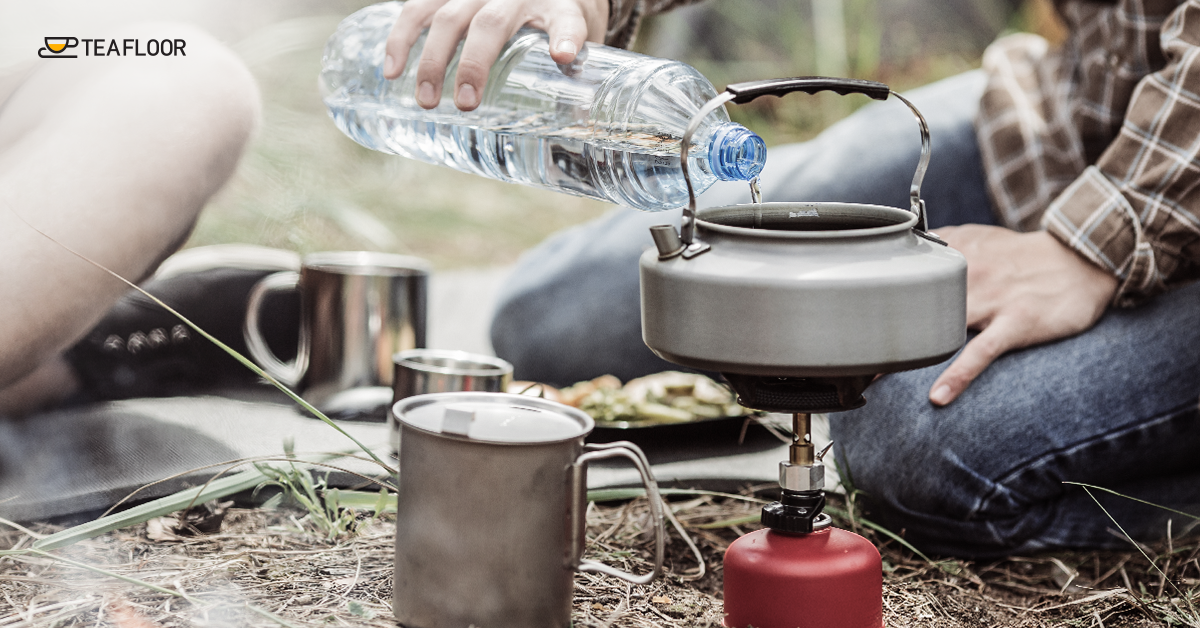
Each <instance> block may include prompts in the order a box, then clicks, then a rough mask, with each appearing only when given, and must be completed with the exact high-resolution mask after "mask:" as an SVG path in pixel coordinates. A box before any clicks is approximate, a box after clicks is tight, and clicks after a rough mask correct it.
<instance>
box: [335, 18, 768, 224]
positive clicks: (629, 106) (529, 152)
mask: <svg viewBox="0 0 1200 628" xmlns="http://www.w3.org/2000/svg"><path fill="white" fill-rule="evenodd" d="M400 7H401V4H400V3H399V2H387V3H384V4H377V5H374V6H370V7H367V8H365V9H362V10H361V11H358V12H357V13H354V14H353V15H351V16H349V17H347V18H346V19H345V20H343V21H342V23H341V24H340V25H339V26H338V29H337V32H335V33H334V34H333V36H332V37H330V39H329V42H328V43H327V44H326V46H325V55H324V58H323V59H322V68H321V81H320V82H321V93H322V96H323V97H324V100H325V105H326V106H327V107H328V108H329V111H330V113H331V114H332V116H333V119H334V121H335V122H336V123H337V126H338V128H340V129H341V130H342V131H343V132H344V133H346V135H348V136H350V137H351V138H352V139H353V140H354V141H356V142H358V143H359V144H362V145H363V146H366V147H367V148H371V149H374V150H379V151H383V152H386V153H392V154H396V155H402V156H404V157H410V158H412V159H417V160H420V161H424V162H428V163H432V164H441V165H445V166H450V167H451V168H455V169H457V170H461V171H463V172H470V173H474V174H479V175H483V176H485V177H491V178H493V179H499V180H501V181H509V182H514V183H524V184H526V185H531V186H534V187H539V188H545V189H550V190H556V191H560V192H566V193H568V194H577V195H579V196H587V197H590V198H596V199H600V200H604V201H609V202H612V203H618V204H621V205H627V206H630V207H634V208H637V209H642V210H649V211H658V210H665V209H672V208H675V207H681V206H683V205H685V204H687V188H686V184H685V183H684V180H683V171H682V169H681V168H680V167H679V147H680V138H681V137H682V136H683V133H684V130H685V129H686V128H687V124H688V122H689V120H690V119H691V117H692V116H693V115H694V114H695V113H696V112H697V111H699V109H700V107H701V106H702V105H703V104H704V103H705V102H707V101H708V100H709V99H711V98H712V97H713V96H715V95H716V90H715V89H714V88H713V86H712V84H711V83H709V82H708V80H707V79H705V78H704V77H703V76H702V75H700V73H699V72H697V71H696V70H694V69H692V68H691V67H689V66H687V65H685V64H683V63H680V62H678V61H669V60H664V59H656V58H654V57H648V56H646V55H641V54H637V53H634V52H629V51H627V50H621V49H618V48H610V47H608V46H601V45H596V44H588V45H587V46H585V47H584V49H583V51H581V52H580V54H579V57H578V58H577V59H576V61H575V62H573V63H572V64H571V65H570V66H560V65H558V64H556V63H555V62H554V60H553V59H551V57H550V52H549V44H548V40H547V36H546V34H545V33H543V32H541V31H537V30H533V29H528V28H526V29H522V30H521V31H520V32H518V33H517V34H516V35H515V36H514V37H513V38H512V39H511V40H510V41H509V42H508V44H507V45H506V46H505V48H504V50H503V51H501V53H500V57H499V59H498V60H497V61H496V63H495V65H494V66H493V67H492V71H491V75H490V76H489V78H488V83H487V87H486V88H485V89H484V93H483V97H482V100H481V103H480V105H479V107H478V108H476V109H475V110H474V111H470V112H463V111H459V110H458V109H457V108H456V107H455V106H454V103H453V88H454V75H455V73H456V71H457V67H458V55H457V54H456V55H455V57H454V59H453V60H452V61H451V62H450V65H449V66H448V67H447V69H446V82H445V85H444V87H443V93H442V99H441V103H440V104H439V105H438V106H437V108H435V109H432V110H425V109H422V108H421V107H420V106H419V105H418V104H417V102H416V98H415V95H414V94H415V92H416V85H415V80H416V66H417V61H418V60H419V58H420V50H421V47H422V46H423V45H424V43H425V36H424V35H422V36H421V38H420V39H418V40H417V43H416V44H415V45H414V46H413V50H412V53H411V54H410V55H409V58H408V65H407V67H405V69H404V73H403V74H401V76H400V77H399V78H397V79H396V80H394V81H388V80H386V79H384V78H383V57H384V47H385V44H386V41H387V35H388V33H389V32H390V31H391V28H392V25H393V24H394V23H395V22H396V18H397V17H398V16H399V14H400ZM460 51H461V47H460ZM689 152H690V155H689V157H688V158H689V159H690V161H689V162H688V168H689V171H690V172H691V174H692V185H693V186H694V187H695V189H696V192H697V193H699V192H700V191H703V190H706V189H708V188H709V187H710V186H711V185H712V184H713V183H714V182H715V181H718V180H724V181H748V180H751V179H753V178H754V177H755V176H757V175H758V173H759V172H760V171H761V170H762V166H763V164H764V163H765V162H766V146H765V144H764V143H763V141H762V139H761V138H759V137H758V136H757V135H755V134H754V133H752V132H751V131H750V130H748V129H746V128H745V127H743V126H741V125H739V124H736V123H733V122H730V121H729V115H728V114H727V113H726V112H725V110H724V109H723V108H720V109H718V110H717V111H715V112H714V113H713V114H712V115H710V116H708V119H706V120H704V122H703V124H702V126H701V127H700V129H699V130H697V132H696V133H695V135H694V137H693V140H692V148H691V150H690V151H689Z"/></svg>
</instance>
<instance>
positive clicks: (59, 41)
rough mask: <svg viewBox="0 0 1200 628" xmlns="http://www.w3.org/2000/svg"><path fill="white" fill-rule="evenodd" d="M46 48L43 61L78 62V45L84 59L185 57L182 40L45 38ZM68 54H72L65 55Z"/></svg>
mask: <svg viewBox="0 0 1200 628" xmlns="http://www.w3.org/2000/svg"><path fill="white" fill-rule="evenodd" d="M43 39H44V40H45V42H46V46H45V47H43V48H39V49H38V56H39V57H41V58H43V59H77V58H79V55H78V54H77V53H78V52H79V51H78V50H76V49H77V48H79V45H80V44H83V56H85V57H186V56H187V41H186V40H183V39H165V38H164V39H146V40H142V39H79V38H78V37H44V38H43ZM68 52H70V53H72V54H68Z"/></svg>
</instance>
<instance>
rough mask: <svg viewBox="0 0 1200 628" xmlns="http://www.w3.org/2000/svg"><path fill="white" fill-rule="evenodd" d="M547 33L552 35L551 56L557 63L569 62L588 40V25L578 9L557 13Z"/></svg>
mask: <svg viewBox="0 0 1200 628" xmlns="http://www.w3.org/2000/svg"><path fill="white" fill-rule="evenodd" d="M546 33H547V34H549V36H550V57H551V58H552V59H554V62H555V63H558V64H563V65H565V64H568V63H570V62H572V61H574V60H575V55H577V54H579V51H580V50H582V49H583V43H584V42H585V41H587V35H588V25H587V21H586V20H585V19H584V18H583V14H582V13H580V12H579V11H578V9H576V10H574V11H571V12H568V13H564V14H562V15H557V16H555V17H554V19H553V20H552V21H551V22H550V25H549V28H547V29H546Z"/></svg>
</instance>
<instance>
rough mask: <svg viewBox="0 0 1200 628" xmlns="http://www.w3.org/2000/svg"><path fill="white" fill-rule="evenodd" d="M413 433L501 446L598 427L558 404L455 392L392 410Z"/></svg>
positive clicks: (419, 399) (408, 402) (420, 398)
mask: <svg viewBox="0 0 1200 628" xmlns="http://www.w3.org/2000/svg"><path fill="white" fill-rule="evenodd" d="M392 411H393V412H394V413H395V415H396V419H397V420H399V421H400V422H401V423H403V424H404V425H406V426H408V427H413V428H417V429H420V430H423V431H425V432H430V433H434V434H441V435H444V436H450V437H454V438H460V439H466V440H471V441H477V442H485V443H496V444H540V443H555V442H561V441H565V440H572V439H575V438H580V437H582V436H586V435H587V434H589V433H591V431H592V428H593V427H595V425H596V424H595V422H594V421H593V420H592V418H591V417H590V416H588V415H587V414H586V413H584V412H583V411H581V410H579V409H577V408H572V407H570V406H566V405H563V404H561V403H558V402H554V401H550V400H547V399H541V398H538V397H530V396H527V395H513V394H506V393H487V392H450V393H435V394H429V395H417V396H415V397H409V398H407V399H403V400H401V401H398V402H397V403H396V405H395V406H394V407H393V410H392Z"/></svg>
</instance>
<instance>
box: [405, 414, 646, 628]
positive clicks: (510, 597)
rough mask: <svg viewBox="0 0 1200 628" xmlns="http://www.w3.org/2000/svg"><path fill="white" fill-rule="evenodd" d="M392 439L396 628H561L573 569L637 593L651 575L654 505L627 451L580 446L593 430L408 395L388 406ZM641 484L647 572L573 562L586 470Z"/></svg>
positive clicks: (580, 542) (635, 456)
mask: <svg viewBox="0 0 1200 628" xmlns="http://www.w3.org/2000/svg"><path fill="white" fill-rule="evenodd" d="M393 412H394V413H395V415H396V418H397V420H398V422H399V423H400V430H401V432H402V434H403V436H402V437H401V439H400V447H401V450H400V478H399V490H398V494H397V514H396V574H395V580H394V582H395V584H394V587H393V605H392V608H393V611H394V613H395V616H396V619H397V620H398V621H399V622H400V624H401V625H402V626H404V627H405V628H467V627H468V626H479V627H486V628H568V626H570V623H571V596H572V593H573V590H574V589H573V584H572V578H573V576H574V572H576V571H587V572H595V573H604V574H608V575H611V576H615V577H618V578H622V579H625V580H628V581H630V582H634V583H637V584H646V583H648V582H650V581H651V580H653V579H654V578H655V577H656V576H657V575H658V573H659V571H660V570H661V568H662V561H663V543H664V540H665V533H666V530H665V528H664V524H663V514H662V502H661V500H660V498H659V494H658V487H657V484H656V483H655V481H654V477H653V476H652V475H651V472H650V464H649V463H648V462H647V461H646V457H645V455H644V454H642V452H641V450H640V449H638V448H637V446H635V445H633V444H632V443H623V442H622V443H607V444H603V445H590V444H585V443H584V438H586V437H587V435H588V433H589V432H591V431H592V428H593V427H595V422H594V421H593V420H592V418H591V417H589V416H588V415H587V414H585V413H584V412H583V411H581V410H579V409H577V408H572V407H569V406H565V405H563V404H560V403H556V402H553V401H549V400H547V399H540V398H536V397H528V396H524V395H512V394H502V393H478V392H458V393H440V394H433V395H418V396H416V397H409V398H408V399H404V400H403V401H400V402H399V403H397V404H396V405H395V406H394V407H393ZM618 457H619V458H624V459H626V460H628V461H629V462H631V463H633V465H634V467H636V468H637V470H638V472H639V474H640V475H641V477H642V483H643V485H644V486H645V488H646V493H647V496H648V497H649V504H650V513H651V514H650V527H651V528H652V529H653V530H654V534H655V546H654V548H655V550H654V566H653V568H652V569H651V570H650V571H649V572H648V573H645V574H643V575H640V576H637V575H634V574H631V573H627V572H624V571H621V570H618V569H616V568H614V567H610V566H608V565H605V564H603V563H600V562H597V561H593V560H587V559H584V558H583V550H584V539H585V524H586V519H587V517H586V513H587V468H588V464H589V463H591V462H594V461H597V460H602V459H606V458H618Z"/></svg>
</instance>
